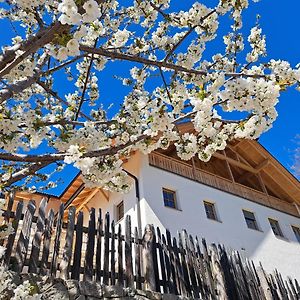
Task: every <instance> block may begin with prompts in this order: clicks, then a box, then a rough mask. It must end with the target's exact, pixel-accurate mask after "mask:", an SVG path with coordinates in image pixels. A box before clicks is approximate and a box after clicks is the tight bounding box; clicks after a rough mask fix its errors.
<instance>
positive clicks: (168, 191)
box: [162, 187, 179, 210]
mask: <svg viewBox="0 0 300 300" xmlns="http://www.w3.org/2000/svg"><path fill="white" fill-rule="evenodd" d="M165 192H166V193H169V194H170V193H171V194H172V195H173V202H174V207H173V206H169V205H166V201H167V202H170V200H165V196H164V195H165V194H164V193H165ZM162 196H163V204H164V207H167V208H172V209H175V210H179V209H178V202H177V193H176V191H174V190H171V189H169V188H165V187H163V188H162Z"/></svg>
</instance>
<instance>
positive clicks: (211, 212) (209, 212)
mask: <svg viewBox="0 0 300 300" xmlns="http://www.w3.org/2000/svg"><path fill="white" fill-rule="evenodd" d="M204 208H205V212H206V216H207V218H208V219H211V220H216V221H217V220H218V218H217V214H216V208H215V205H214V204H213V203H211V202H206V201H204Z"/></svg>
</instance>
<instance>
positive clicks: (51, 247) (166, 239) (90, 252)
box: [3, 201, 300, 300]
mask: <svg viewBox="0 0 300 300" xmlns="http://www.w3.org/2000/svg"><path fill="white" fill-rule="evenodd" d="M20 207H22V202H20V204H19V207H18V211H17V212H12V213H11V212H4V218H5V219H6V220H7V221H9V222H12V223H13V224H14V226H15V229H16V232H15V234H13V235H11V238H9V239H8V240H7V241H6V242H5V243H6V245H7V246H8V247H9V248H10V249H11V251H9V254H8V255H7V256H6V257H5V260H4V262H3V263H5V264H6V265H7V266H8V267H9V268H10V269H14V270H16V271H17V272H19V273H21V272H27V270H28V266H29V264H30V263H32V261H34V267H33V268H31V270H32V273H37V274H50V273H51V272H52V274H53V275H54V274H56V275H55V276H56V277H62V278H64V279H67V278H71V279H76V280H82V279H84V280H88V281H97V282H99V283H101V284H106V285H114V284H119V285H121V286H124V287H131V288H138V289H142V290H151V291H157V292H161V293H170V294H178V295H182V296H185V297H190V298H200V299H224V300H225V299H249V300H250V299H253V300H256V299H269V298H268V295H269V294H270V293H271V294H272V295H273V299H287V300H289V299H299V296H300V287H299V284H298V282H297V281H296V280H292V279H288V280H284V279H283V278H282V276H281V275H280V273H278V272H277V271H276V272H275V274H273V275H270V274H266V272H265V271H264V270H263V268H262V267H261V266H259V267H256V266H254V264H253V263H252V262H251V261H245V260H242V259H241V256H240V255H239V253H238V252H237V251H234V252H229V251H227V250H226V249H225V248H224V247H223V246H221V245H219V246H217V245H210V246H208V245H207V244H206V242H205V240H202V243H201V245H200V243H199V241H198V238H197V237H192V236H190V235H189V234H188V233H187V232H186V231H182V232H181V233H180V234H179V236H178V238H176V237H173V236H171V234H170V232H169V231H166V232H165V233H161V232H160V230H159V228H154V227H153V225H147V226H146V228H145V233H144V236H143V237H142V238H141V237H139V236H138V233H137V229H134V230H132V228H131V223H130V218H129V217H126V219H125V228H124V229H125V235H123V234H122V233H121V232H122V231H121V227H120V225H118V227H115V224H114V221H110V216H109V214H108V213H106V214H105V220H104V221H103V220H102V216H103V214H102V212H101V211H98V212H97V213H96V210H95V209H93V208H91V210H90V215H89V228H86V227H83V226H82V224H83V221H84V220H83V214H82V213H79V215H78V217H77V220H76V218H75V207H70V208H69V211H68V223H62V222H61V221H62V216H63V212H62V211H61V212H60V213H59V215H58V216H57V219H56V220H55V222H53V221H54V220H53V218H54V214H53V211H50V213H49V214H48V215H47V216H46V215H44V214H43V212H44V206H42V207H40V214H39V217H38V218H32V216H33V212H34V209H35V203H34V201H32V202H30V203H29V204H28V205H27V207H26V210H25V214H24V215H21V214H20ZM96 220H97V222H96ZM37 223H38V224H39V225H38V226H36V225H37ZM41 224H44V226H41ZM102 224H104V228H103V226H102ZM49 232H53V233H54V234H53V236H49ZM41 233H42V234H41ZM14 240H15V241H16V243H13V241H14ZM40 240H41V241H40ZM58 241H60V243H58ZM84 241H86V242H84ZM5 243H4V244H5ZM29 245H32V247H29ZM32 253H33V254H32ZM16 263H17V264H16ZM170 299H171V298H170Z"/></svg>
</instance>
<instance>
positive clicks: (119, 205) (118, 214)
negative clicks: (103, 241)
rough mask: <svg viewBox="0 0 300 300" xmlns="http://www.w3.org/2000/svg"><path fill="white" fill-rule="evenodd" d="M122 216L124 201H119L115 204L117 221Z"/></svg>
mask: <svg viewBox="0 0 300 300" xmlns="http://www.w3.org/2000/svg"><path fill="white" fill-rule="evenodd" d="M123 217H124V202H123V201H121V202H120V203H119V204H118V205H117V221H120V220H121V219H122V218H123Z"/></svg>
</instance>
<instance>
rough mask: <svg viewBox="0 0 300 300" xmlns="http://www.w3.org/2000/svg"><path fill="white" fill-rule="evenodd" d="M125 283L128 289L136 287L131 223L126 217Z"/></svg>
mask: <svg viewBox="0 0 300 300" xmlns="http://www.w3.org/2000/svg"><path fill="white" fill-rule="evenodd" d="M125 281H126V286H127V287H131V288H132V287H134V277H133V265H132V240H131V221H130V217H129V216H126V218H125Z"/></svg>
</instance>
